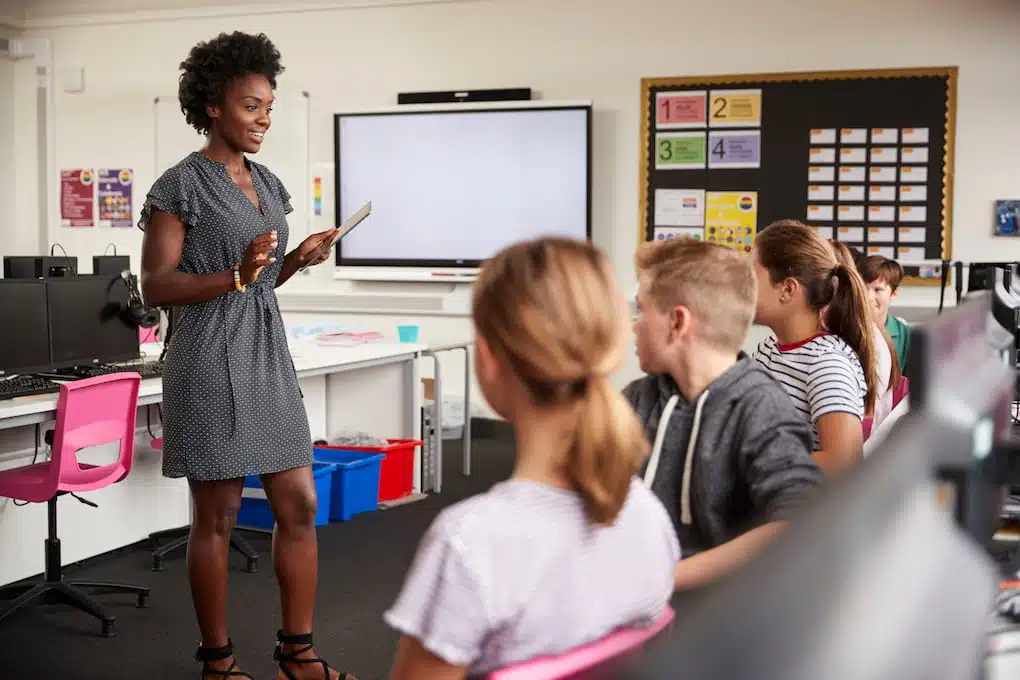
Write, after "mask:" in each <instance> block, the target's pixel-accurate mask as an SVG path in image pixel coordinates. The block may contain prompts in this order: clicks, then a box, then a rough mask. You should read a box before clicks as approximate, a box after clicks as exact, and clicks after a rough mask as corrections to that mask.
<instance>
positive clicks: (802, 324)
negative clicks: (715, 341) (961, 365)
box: [754, 220, 877, 475]
mask: <svg viewBox="0 0 1020 680" xmlns="http://www.w3.org/2000/svg"><path fill="white" fill-rule="evenodd" d="M754 258H755V269H756V271H757V273H758V304H757V308H756V310H755V323H757V324H760V325H763V326H767V327H769V328H770V329H772V332H773V333H774V334H775V335H774V336H773V337H769V338H766V339H765V340H763V341H762V342H761V343H760V344H759V345H758V348H757V349H756V350H755V358H756V359H757V360H758V362H759V363H761V365H762V366H764V367H765V369H766V370H768V371H769V372H770V373H771V374H772V376H773V377H775V378H776V379H777V380H778V381H779V382H780V384H782V385H783V388H784V389H785V390H786V392H787V394H789V395H790V398H791V399H793V403H794V405H795V406H796V407H797V409H798V410H799V411H800V412H801V413H802V414H804V417H805V418H807V419H808V420H810V422H811V424H812V425H813V427H814V434H815V453H814V457H815V461H816V462H817V463H818V465H819V466H820V467H821V468H822V470H824V471H825V473H826V474H827V475H831V474H835V473H838V472H840V471H842V470H843V469H845V468H847V467H849V466H850V465H852V464H853V463H854V462H856V461H857V460H859V459H860V458H861V456H862V453H863V439H864V438H863V432H862V428H861V421H862V420H863V418H864V416H865V415H869V416H870V415H871V414H872V412H873V411H874V408H875V398H876V392H877V390H876V379H877V375H876V372H875V371H874V370H867V371H865V370H864V369H863V368H862V367H863V366H868V367H869V369H870V367H873V366H874V365H875V347H874V339H873V335H872V332H871V316H870V314H869V308H868V295H867V289H866V288H865V286H864V281H863V280H862V279H861V277H860V274H858V272H857V270H856V269H855V268H853V267H847V266H845V265H842V264H840V263H839V262H838V261H837V259H836V256H835V254H834V253H833V250H832V248H831V247H830V246H829V244H828V242H827V241H826V240H825V239H824V238H822V237H821V236H820V235H819V234H818V232H816V231H815V230H814V229H812V228H811V227H808V226H806V225H804V224H801V223H799V222H796V221H793V220H782V221H779V222H775V223H773V224H771V225H769V226H768V227H767V228H765V229H764V230H762V231H761V233H759V234H758V237H757V239H756V240H755V248H754ZM823 310H824V313H823Z"/></svg>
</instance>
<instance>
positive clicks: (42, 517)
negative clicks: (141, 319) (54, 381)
mask: <svg viewBox="0 0 1020 680" xmlns="http://www.w3.org/2000/svg"><path fill="white" fill-rule="evenodd" d="M425 349H426V345H424V344H417V343H366V344H363V345H356V346H353V347H325V346H321V345H318V344H315V343H314V342H313V341H311V340H303V341H297V342H293V343H291V355H292V357H293V359H294V367H295V369H296V371H297V376H298V382H299V384H300V386H301V391H302V393H303V395H304V404H305V409H306V411H307V413H308V421H309V426H310V428H311V432H312V437H313V438H314V439H318V438H329V437H331V436H332V435H334V434H335V433H336V432H338V431H339V430H340V429H341V428H350V429H352V430H364V431H367V432H371V433H373V434H379V435H381V436H387V437H407V438H418V437H420V433H421V380H420V377H419V366H418V364H419V362H418V359H419V357H420V356H421V354H422V352H424V351H425ZM159 350H160V347H159V346H158V345H146V346H145V347H144V348H143V351H144V354H145V356H149V357H152V356H159ZM162 398H163V385H162V381H161V380H159V379H149V380H143V381H142V384H141V387H140V389H139V396H138V402H139V407H140V408H141V409H142V412H141V413H140V414H139V418H138V424H139V432H140V433H144V432H145V426H146V417H145V409H146V408H147V407H148V406H151V405H154V404H158V403H160V402H161V401H162ZM56 407H57V396H56V395H55V394H52V395H38V396H33V397H24V398H20V399H12V400H5V401H0V430H8V429H11V428H20V427H24V426H32V425H37V424H42V423H47V422H52V421H53V420H54V419H55V418H56ZM148 444H149V442H148V437H147V435H146V436H144V437H140V438H138V439H137V440H136V444H135V460H134V464H133V467H132V470H131V474H130V475H128V477H127V478H126V479H125V480H124V481H123V482H120V483H119V484H114V485H112V486H110V487H107V488H106V489H102V490H100V491H96V492H93V493H89V494H86V496H87V497H88V498H89V499H90V500H92V501H94V502H96V503H97V504H99V507H98V508H89V507H87V506H83V505H81V504H79V503H77V502H75V501H74V499H70V500H68V498H69V497H65V498H64V499H62V500H61V503H60V514H59V517H60V527H61V529H60V534H61V542H62V547H63V554H64V561H65V563H71V562H76V561H79V560H82V559H87V558H89V557H93V556H95V555H99V554H102V553H105V552H109V551H111V550H115V549H117V548H120V547H123V546H125V545H130V544H131V543H134V542H136V541H140V540H142V539H144V538H146V537H147V536H148V535H149V534H150V533H153V532H155V531H160V530H163V529H169V528H172V527H175V526H182V525H185V524H188V522H189V520H190V498H189V494H188V487H187V483H186V482H185V481H184V480H183V479H167V478H165V477H163V476H162V474H161V466H162V459H161V454H160V452H159V451H156V450H153V449H152V448H151V447H150V446H149V445H148ZM4 453H8V455H7V456H4V455H3V454H4ZM110 455H111V454H110V453H109V452H104V451H99V450H96V451H95V452H93V451H85V452H82V454H81V458H82V459H83V460H85V461H88V462H107V461H108V460H109V458H110ZM0 458H4V459H5V462H6V464H8V465H10V464H20V465H24V464H27V463H29V462H30V460H31V459H30V458H29V459H27V460H21V458H24V456H23V455H22V456H20V457H19V459H18V460H16V461H13V460H10V454H9V452H8V451H4V450H3V449H0ZM420 468H421V456H420V452H419V454H417V455H416V456H415V490H416V491H418V490H420V482H419V480H420V474H419V472H420ZM45 537H46V506H45V504H29V505H26V506H23V507H15V506H14V505H13V504H12V503H9V502H6V501H4V500H0V546H3V554H4V559H3V560H0V584H5V583H10V582H12V581H16V580H18V579H21V578H24V577H26V576H31V575H33V574H37V573H39V572H41V571H42V566H43V565H42V551H41V550H38V549H37V548H38V546H39V544H40V543H41V542H42V541H43V540H44V539H45Z"/></svg>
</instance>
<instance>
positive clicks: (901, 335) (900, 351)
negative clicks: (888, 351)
mask: <svg viewBox="0 0 1020 680" xmlns="http://www.w3.org/2000/svg"><path fill="white" fill-rule="evenodd" d="M857 268H858V270H859V271H860V272H861V277H862V278H863V279H864V283H866V284H867V285H868V295H869V297H870V298H871V304H872V305H873V308H874V312H875V321H877V322H878V324H879V325H880V326H885V329H886V330H887V331H888V332H889V337H890V338H892V342H893V347H895V348H896V356H897V357H899V360H900V366H906V365H907V355H908V354H909V353H910V326H908V325H907V323H906V322H905V321H903V319H900V318H898V317H895V316H893V315H892V314H890V313H889V302H890V301H891V300H892V299H893V298H894V297H896V290H897V289H898V288H899V287H900V282H901V281H903V267H902V266H900V263H899V262H897V261H896V260H890V259H889V258H886V257H882V256H881V255H868V256H867V257H865V258H862V259H861V261H860V262H859V263H858V266H857Z"/></svg>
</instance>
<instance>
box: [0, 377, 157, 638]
mask: <svg viewBox="0 0 1020 680" xmlns="http://www.w3.org/2000/svg"><path fill="white" fill-rule="evenodd" d="M140 383H141V376H139V375H138V374H137V373H112V374H109V375H102V376H98V377H95V378H86V379H82V380H77V381H75V382H71V383H66V384H64V385H61V386H60V395H59V396H58V397H57V424H56V427H55V428H54V429H53V433H52V434H53V439H52V442H51V457H50V460H49V461H46V462H44V463H36V464H33V465H26V466H24V467H18V468H14V469H11V470H2V471H0V497H4V496H6V497H7V498H13V499H15V500H20V501H27V502H30V503H46V504H47V515H48V518H49V536H48V537H47V539H46V573H45V578H44V579H43V581H42V583H38V584H31V583H28V584H18V585H14V586H7V587H6V588H0V598H8V599H9V598H11V597H13V598H14V599H13V600H10V601H9V602H7V603H3V604H6V606H2V604H0V619H4V618H6V617H8V616H10V615H11V614H13V613H14V612H16V611H18V610H19V609H22V608H24V607H26V606H27V605H28V604H30V603H32V602H34V601H36V600H39V599H41V598H43V597H44V596H45V597H54V596H55V599H58V600H60V601H62V602H63V603H65V604H69V605H71V606H72V607H76V608H77V609H80V610H82V611H85V612H88V613H89V614H92V616H94V617H96V618H97V619H99V620H100V621H102V624H103V637H112V636H113V635H114V620H115V619H114V617H113V616H112V615H111V614H110V613H109V612H107V611H106V609H104V608H103V607H102V606H101V605H100V604H99V602H97V601H96V600H94V599H93V598H92V597H91V596H90V595H88V594H87V593H86V592H85V591H84V590H82V589H83V588H92V589H97V590H102V591H107V592H119V593H132V594H135V595H137V596H138V606H139V607H144V606H145V605H146V603H147V600H148V597H149V589H148V588H139V587H137V586H126V585H121V584H117V583H92V582H89V583H86V582H78V583H69V582H66V581H64V578H63V570H62V562H61V558H60V539H59V538H58V537H57V498H58V497H59V496H62V495H64V494H68V493H69V494H74V493H76V492H82V491H94V490H96V489H102V488H103V487H106V486H109V485H111V484H115V483H116V482H119V481H120V480H122V479H124V477H126V476H127V474H128V472H130V471H131V459H132V458H133V457H134V450H135V411H136V409H137V408H138V386H139V384H140ZM48 434H49V433H47V435H48ZM47 441H49V437H47ZM112 442H119V443H120V455H119V456H118V458H117V460H116V461H115V462H113V463H111V464H109V465H89V464H86V463H79V462H78V451H80V450H81V449H84V448H86V447H90V446H97V445H100V444H109V443H112ZM78 500H81V501H82V502H83V503H86V504H89V505H94V504H92V503H89V502H88V501H85V500H84V499H81V498H79V499H78ZM2 602H3V600H2V599H0V603H2Z"/></svg>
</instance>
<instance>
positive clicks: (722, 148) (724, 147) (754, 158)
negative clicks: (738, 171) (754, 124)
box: [708, 130, 761, 169]
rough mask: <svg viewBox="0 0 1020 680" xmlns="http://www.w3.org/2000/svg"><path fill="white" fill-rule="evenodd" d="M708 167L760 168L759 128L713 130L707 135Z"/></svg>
mask: <svg viewBox="0 0 1020 680" xmlns="http://www.w3.org/2000/svg"><path fill="white" fill-rule="evenodd" d="M708 167H709V168H716V169H722V168H760V167H761V131H760V130H714V131H712V133H711V134H710V135H709V137H708Z"/></svg>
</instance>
